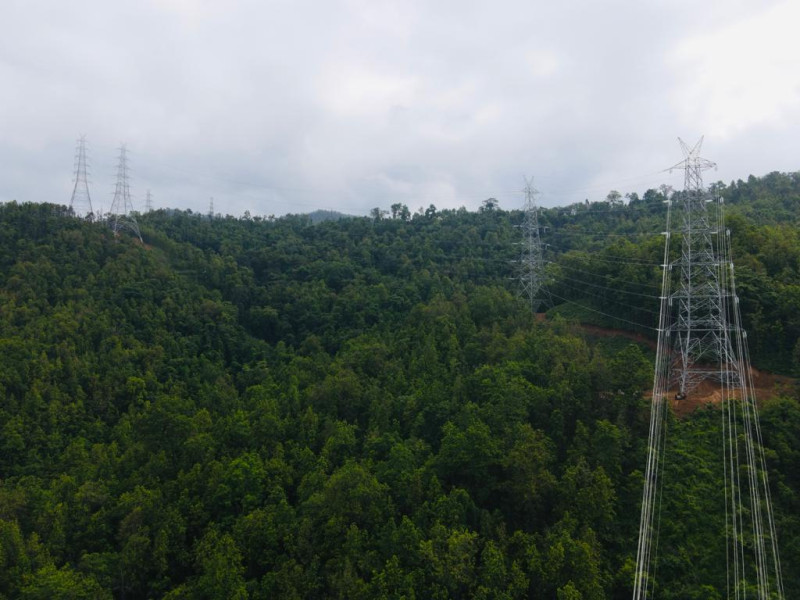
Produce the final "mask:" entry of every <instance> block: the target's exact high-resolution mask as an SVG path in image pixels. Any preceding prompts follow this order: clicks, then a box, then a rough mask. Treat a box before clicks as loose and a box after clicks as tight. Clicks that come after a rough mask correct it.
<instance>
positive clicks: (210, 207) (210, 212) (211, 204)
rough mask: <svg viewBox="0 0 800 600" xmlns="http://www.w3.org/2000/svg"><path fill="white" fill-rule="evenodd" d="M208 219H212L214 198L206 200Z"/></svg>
mask: <svg viewBox="0 0 800 600" xmlns="http://www.w3.org/2000/svg"><path fill="white" fill-rule="evenodd" d="M208 218H209V219H213V218H214V196H211V198H209V199H208Z"/></svg>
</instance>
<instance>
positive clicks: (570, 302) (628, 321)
mask: <svg viewBox="0 0 800 600" xmlns="http://www.w3.org/2000/svg"><path fill="white" fill-rule="evenodd" d="M550 295H551V296H553V297H554V298H558V299H559V300H563V301H564V302H567V303H569V304H574V305H575V306H579V307H580V308H583V309H585V310H589V311H592V312H595V313H597V314H599V315H603V316H604V317H608V318H610V319H616V320H617V321H621V322H623V323H628V324H629V325H634V326H636V327H641V328H643V329H649V330H651V331H657V330H656V328H655V327H650V326H649V325H642V324H641V323H636V322H634V321H630V320H628V319H623V318H622V317H618V316H616V315H610V314H608V313H605V312H603V311H601V310H597V309H596V308H592V307H590V306H586V305H585V304H580V303H578V302H575V301H573V300H570V299H569V298H564V297H563V296H559V295H558V294H556V293H554V292H552V291H551V292H550Z"/></svg>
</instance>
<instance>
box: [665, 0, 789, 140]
mask: <svg viewBox="0 0 800 600" xmlns="http://www.w3.org/2000/svg"><path fill="white" fill-rule="evenodd" d="M798 23H800V4H798V3H797V2H795V1H793V0H792V1H789V2H784V3H782V4H780V5H778V6H774V7H772V8H769V9H767V10H765V11H764V12H763V13H762V14H759V15H756V16H750V17H747V18H744V19H742V20H739V21H737V22H735V23H732V24H729V25H727V26H725V27H724V28H722V29H720V30H717V31H713V30H712V31H710V32H707V33H703V34H701V35H698V36H696V37H692V38H690V39H687V40H685V41H683V42H681V43H680V44H679V45H678V47H677V49H676V51H675V54H674V56H673V61H672V65H673V68H674V69H676V70H678V71H680V72H681V75H682V77H681V79H682V86H681V87H679V88H678V89H676V90H675V91H674V93H673V102H674V103H675V105H676V108H677V110H678V111H679V113H680V115H681V116H682V119H683V120H684V121H685V122H686V123H689V124H698V123H699V124H702V125H704V126H705V131H706V132H707V133H708V134H709V135H710V136H713V137H718V138H721V139H726V138H730V137H732V136H735V135H737V134H740V133H742V132H743V131H744V130H747V129H750V128H753V127H758V126H770V125H776V124H780V123H782V122H785V121H787V120H788V119H793V120H795V121H796V120H797V117H798V114H800V112H799V111H798V106H799V105H800V102H798V101H800V36H798V35H797V24H798Z"/></svg>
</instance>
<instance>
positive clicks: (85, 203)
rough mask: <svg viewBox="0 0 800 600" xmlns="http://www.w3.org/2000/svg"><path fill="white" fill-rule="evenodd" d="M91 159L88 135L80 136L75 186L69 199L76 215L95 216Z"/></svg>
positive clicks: (71, 208) (90, 217) (75, 166)
mask: <svg viewBox="0 0 800 600" xmlns="http://www.w3.org/2000/svg"><path fill="white" fill-rule="evenodd" d="M88 163H89V160H88V158H87V152H86V136H85V135H82V136H81V137H79V138H78V145H77V146H76V148H75V165H74V169H75V187H73V188H72V198H70V201H69V207H70V210H72V212H73V214H74V215H76V216H81V217H87V218H89V219H93V218H94V211H93V210H92V197H91V195H90V194H89V176H88V174H87V173H88V169H89V165H88Z"/></svg>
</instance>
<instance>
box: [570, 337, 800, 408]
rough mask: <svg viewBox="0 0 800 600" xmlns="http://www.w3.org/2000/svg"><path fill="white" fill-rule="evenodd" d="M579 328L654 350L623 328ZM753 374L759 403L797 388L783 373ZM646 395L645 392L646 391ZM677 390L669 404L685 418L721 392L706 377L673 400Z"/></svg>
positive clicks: (651, 342) (799, 388) (650, 341)
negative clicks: (691, 389)
mask: <svg viewBox="0 0 800 600" xmlns="http://www.w3.org/2000/svg"><path fill="white" fill-rule="evenodd" d="M580 327H581V329H582V330H583V331H585V332H586V333H587V334H589V335H593V336H598V337H623V338H627V339H629V340H631V341H633V342H636V343H638V344H643V345H645V346H647V347H648V348H651V349H652V350H655V349H656V341H655V340H654V339H652V338H648V337H647V336H644V335H642V334H641V333H635V332H632V331H625V330H624V329H612V328H608V327H598V326H597V325H581V326H580ZM751 372H752V375H753V387H754V388H755V392H756V399H757V402H758V404H759V405H761V404H763V403H764V402H769V401H770V400H772V399H773V398H775V397H777V396H784V395H795V394H797V393H798V391H800V385H799V382H798V380H797V379H795V378H793V377H787V376H785V375H776V374H774V373H769V372H767V371H760V370H758V369H756V368H752V370H751ZM648 394H649V393H648ZM676 394H677V390H672V391H670V393H669V398H670V404H671V405H672V410H673V411H675V415H676V416H678V417H685V416H686V415H688V414H690V413H692V412H694V411H695V410H697V409H698V408H700V407H702V406H706V405H708V404H719V403H720V401H721V400H722V391H721V390H720V386H719V382H716V381H711V380H706V381H703V382H701V383H700V384H699V385H698V386H697V388H695V389H694V390H693V391H692V393H690V394H689V395H688V396H687V397H686V398H684V399H683V400H677V399H676V398H675V395H676Z"/></svg>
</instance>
